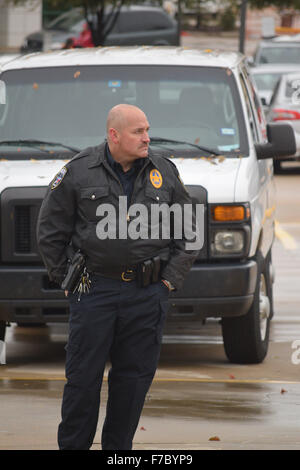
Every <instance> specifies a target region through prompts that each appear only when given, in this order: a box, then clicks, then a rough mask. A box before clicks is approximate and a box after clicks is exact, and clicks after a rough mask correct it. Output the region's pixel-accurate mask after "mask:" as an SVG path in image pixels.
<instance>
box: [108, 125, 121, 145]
mask: <svg viewBox="0 0 300 470" xmlns="http://www.w3.org/2000/svg"><path fill="white" fill-rule="evenodd" d="M108 137H109V139H110V141H111V142H113V143H114V144H118V143H119V132H118V131H117V129H115V128H114V127H110V128H109V129H108Z"/></svg>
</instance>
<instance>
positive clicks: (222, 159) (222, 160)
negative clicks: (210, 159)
mask: <svg viewBox="0 0 300 470" xmlns="http://www.w3.org/2000/svg"><path fill="white" fill-rule="evenodd" d="M225 159H226V157H224V155H220V156H219V158H218V161H219V163H222V162H224V160H225Z"/></svg>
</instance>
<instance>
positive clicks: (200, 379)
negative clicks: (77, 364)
mask: <svg viewBox="0 0 300 470" xmlns="http://www.w3.org/2000/svg"><path fill="white" fill-rule="evenodd" d="M7 380H9V381H24V382H26V381H32V382H34V381H36V382H51V381H61V382H65V381H66V379H65V378H64V377H45V376H43V377H31V376H22V377H21V376H20V377H9V376H0V382H1V381H7ZM103 381H104V382H107V377H104V379H103ZM155 382H186V383H187V382H199V383H232V384H233V383H236V384H300V381H297V380H279V379H235V378H232V379H231V378H229V379H213V378H203V377H186V378H185V377H181V378H176V377H156V378H154V380H153V383H155Z"/></svg>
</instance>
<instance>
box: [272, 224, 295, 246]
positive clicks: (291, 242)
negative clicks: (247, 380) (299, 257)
mask: <svg viewBox="0 0 300 470" xmlns="http://www.w3.org/2000/svg"><path fill="white" fill-rule="evenodd" d="M275 236H276V238H278V239H279V240H280V241H281V243H282V244H283V246H284V248H285V249H286V250H296V249H297V243H296V240H295V239H294V237H292V235H291V234H290V233H289V232H287V231H286V230H284V229H283V228H282V227H281V225H280V224H279V222H278V221H277V220H275Z"/></svg>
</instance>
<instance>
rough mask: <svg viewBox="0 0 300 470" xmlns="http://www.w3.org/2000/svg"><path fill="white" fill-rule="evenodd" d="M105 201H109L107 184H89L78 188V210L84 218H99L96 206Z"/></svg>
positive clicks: (91, 219) (94, 219) (95, 219)
mask: <svg viewBox="0 0 300 470" xmlns="http://www.w3.org/2000/svg"><path fill="white" fill-rule="evenodd" d="M105 203H106V204H107V203H111V200H110V191H109V187H108V186H97V187H93V186H90V187H88V188H81V189H80V203H79V210H80V211H81V215H82V217H83V218H84V219H87V220H88V221H97V220H98V219H99V217H98V216H97V215H96V213H97V209H98V206H99V205H100V204H105Z"/></svg>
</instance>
